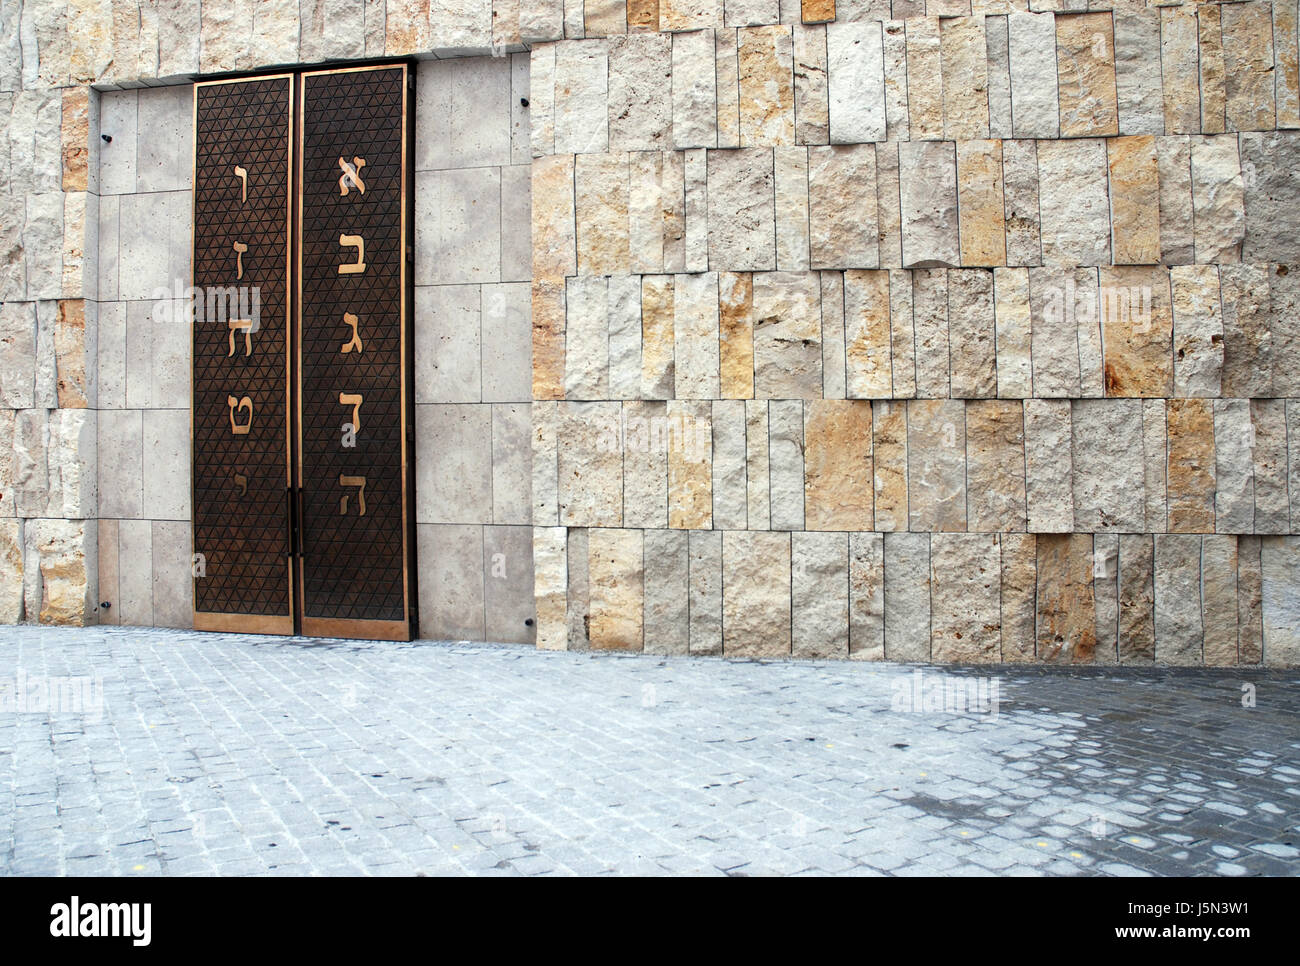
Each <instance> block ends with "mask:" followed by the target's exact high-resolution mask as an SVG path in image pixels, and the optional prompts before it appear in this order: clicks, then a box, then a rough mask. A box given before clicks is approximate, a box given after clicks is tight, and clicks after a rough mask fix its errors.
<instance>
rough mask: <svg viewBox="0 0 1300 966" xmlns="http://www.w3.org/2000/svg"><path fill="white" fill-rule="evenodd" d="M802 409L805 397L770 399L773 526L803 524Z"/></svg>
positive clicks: (798, 526)
mask: <svg viewBox="0 0 1300 966" xmlns="http://www.w3.org/2000/svg"><path fill="white" fill-rule="evenodd" d="M803 411H804V400H802V399H773V400H771V401H770V402H769V403H768V461H767V463H768V498H769V501H770V503H771V523H770V526H771V528H772V529H773V530H802V529H803V528H804V484H805V477H804V469H803V466H804V439H803V423H804V416H803ZM750 519H751V520H752V519H753V517H752V516H751V518H750ZM750 526H751V527H752V526H754V524H753V523H751V524H750Z"/></svg>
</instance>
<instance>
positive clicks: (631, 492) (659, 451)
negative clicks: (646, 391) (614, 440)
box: [622, 401, 674, 529]
mask: <svg viewBox="0 0 1300 966" xmlns="http://www.w3.org/2000/svg"><path fill="white" fill-rule="evenodd" d="M622 419H623V426H622V434H623V440H622V442H623V522H624V524H625V525H626V526H629V527H644V528H660V529H662V528H664V527H667V526H668V450H669V447H670V446H671V445H672V444H673V443H674V437H673V426H672V424H671V423H669V421H668V411H667V407H666V405H665V404H664V403H662V402H642V401H632V402H627V403H625V404H624V405H623V414H622Z"/></svg>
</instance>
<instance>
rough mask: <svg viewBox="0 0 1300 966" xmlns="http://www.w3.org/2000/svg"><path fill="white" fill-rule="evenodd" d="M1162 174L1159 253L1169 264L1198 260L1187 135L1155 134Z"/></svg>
mask: <svg viewBox="0 0 1300 966" xmlns="http://www.w3.org/2000/svg"><path fill="white" fill-rule="evenodd" d="M1156 160H1157V165H1158V168H1159V174H1160V254H1161V260H1162V261H1163V262H1164V263H1165V264H1166V265H1183V264H1187V263H1190V262H1194V261H1195V260H1196V256H1195V244H1194V227H1193V219H1192V146H1191V141H1190V140H1189V139H1188V138H1187V137H1162V138H1156Z"/></svg>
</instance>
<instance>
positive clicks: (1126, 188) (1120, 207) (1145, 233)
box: [1106, 135, 1160, 265]
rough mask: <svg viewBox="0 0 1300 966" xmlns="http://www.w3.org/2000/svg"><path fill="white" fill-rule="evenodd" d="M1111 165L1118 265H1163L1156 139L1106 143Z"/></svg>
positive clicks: (1134, 138)
mask: <svg viewBox="0 0 1300 966" xmlns="http://www.w3.org/2000/svg"><path fill="white" fill-rule="evenodd" d="M1106 149H1107V152H1108V160H1109V165H1110V220H1111V246H1112V250H1113V252H1114V259H1115V263H1116V264H1117V265H1152V264H1155V263H1157V262H1159V261H1160V178H1159V161H1158V158H1157V155H1156V139H1155V138H1154V137H1151V136H1149V135H1136V136H1131V137H1121V138H1113V139H1111V140H1108V141H1107V142H1106Z"/></svg>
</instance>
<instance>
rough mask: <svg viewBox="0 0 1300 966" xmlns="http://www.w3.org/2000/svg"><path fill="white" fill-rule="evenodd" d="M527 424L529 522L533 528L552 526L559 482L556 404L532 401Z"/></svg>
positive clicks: (557, 512) (557, 519)
mask: <svg viewBox="0 0 1300 966" xmlns="http://www.w3.org/2000/svg"><path fill="white" fill-rule="evenodd" d="M531 423H532V450H533V453H532V457H533V458H532V476H533V485H532V498H533V507H532V523H533V525H534V526H537V527H553V526H556V525H558V524H559V522H560V479H559V464H558V462H557V454H558V450H557V447H558V445H559V441H558V439H557V433H558V432H559V426H560V411H559V403H557V402H552V401H547V402H534V403H533V405H532V416H531Z"/></svg>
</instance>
